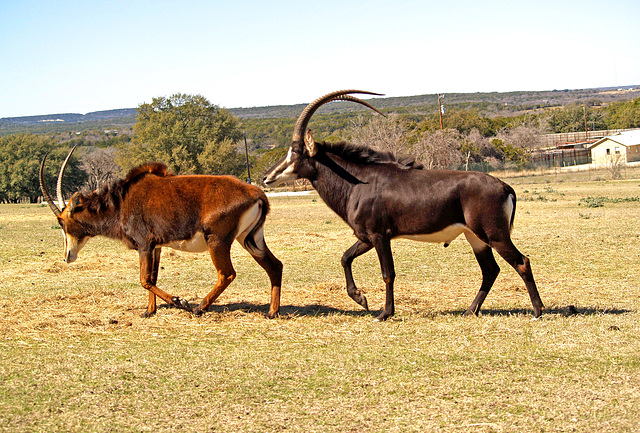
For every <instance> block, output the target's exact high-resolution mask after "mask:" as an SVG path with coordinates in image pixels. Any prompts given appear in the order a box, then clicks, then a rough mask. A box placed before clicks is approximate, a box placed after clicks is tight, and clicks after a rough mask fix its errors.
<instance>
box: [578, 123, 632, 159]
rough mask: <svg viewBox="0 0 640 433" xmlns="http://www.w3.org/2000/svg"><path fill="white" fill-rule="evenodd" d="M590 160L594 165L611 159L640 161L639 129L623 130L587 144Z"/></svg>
mask: <svg viewBox="0 0 640 433" xmlns="http://www.w3.org/2000/svg"><path fill="white" fill-rule="evenodd" d="M589 150H590V151H591V162H592V163H593V164H595V165H596V166H602V165H608V164H611V162H612V161H618V160H622V161H624V162H634V161H640V129H634V130H631V131H624V132H620V133H618V134H614V135H610V136H609V137H604V138H601V139H600V140H598V141H596V142H595V143H593V144H592V145H590V146H589Z"/></svg>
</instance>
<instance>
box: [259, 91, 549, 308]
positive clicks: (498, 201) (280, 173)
mask: <svg viewBox="0 0 640 433" xmlns="http://www.w3.org/2000/svg"><path fill="white" fill-rule="evenodd" d="M351 93H365V94H372V95H376V94H375V93H371V92H364V91H358V90H341V91H337V92H333V93H329V94H327V95H325V96H322V97H321V98H318V99H316V100H315V101H313V102H312V103H310V104H309V105H308V106H307V107H306V108H305V109H304V111H303V112H302V113H301V114H300V116H299V117H298V120H297V122H296V125H295V127H294V131H293V141H292V143H291V147H290V148H289V152H288V153H287V155H286V156H285V157H284V158H283V159H282V160H281V161H279V162H278V163H277V164H276V165H275V166H274V167H272V168H271V169H270V170H269V171H268V172H267V174H266V176H265V177H264V179H263V180H264V183H265V184H266V185H276V184H279V183H281V182H285V181H287V180H292V179H298V178H305V179H308V180H309V181H311V183H312V185H313V187H314V188H315V189H316V191H317V192H318V194H319V195H320V197H321V198H322V199H323V200H324V202H325V203H326V204H327V205H328V206H329V207H330V208H331V209H332V210H333V211H335V212H336V213H337V214H338V215H339V216H340V217H341V218H342V219H343V220H344V221H345V222H346V223H347V224H348V225H349V226H350V227H351V228H352V229H353V231H354V234H355V236H356V238H357V239H358V240H357V241H356V243H355V244H353V246H352V247H351V248H349V249H348V250H347V251H346V252H345V253H344V255H343V256H342V266H343V268H344V273H345V277H346V282H347V292H348V294H349V296H350V297H351V298H353V300H354V301H356V302H357V303H358V304H360V305H362V306H363V307H364V308H365V309H368V304H367V300H366V298H365V296H364V295H363V294H362V293H361V291H360V290H358V289H357V287H356V285H355V283H354V281H353V275H352V272H351V264H352V262H353V260H354V259H355V258H356V257H358V256H360V255H362V254H364V253H366V252H367V251H369V250H371V249H372V248H375V250H376V253H377V254H378V259H379V261H380V266H381V269H382V278H383V280H384V282H385V284H386V301H385V306H384V309H383V311H382V313H381V314H380V315H379V316H378V317H377V319H379V320H385V319H387V318H389V317H391V316H392V315H393V314H394V301H393V282H394V279H395V270H394V265H393V256H392V252H391V240H392V239H395V238H405V239H412V240H416V241H423V242H437V243H444V245H445V246H448V245H449V243H450V242H451V241H453V240H454V239H455V238H456V237H458V236H459V235H461V234H464V235H465V237H466V239H467V241H468V242H469V243H470V244H471V248H472V249H473V252H474V254H475V257H476V259H477V260H478V264H479V265H480V268H481V270H482V285H481V286H480V291H479V292H478V294H477V296H476V297H475V299H474V300H473V303H472V304H471V306H470V307H469V309H468V310H467V311H466V312H465V314H477V313H478V312H479V310H480V307H481V306H482V303H483V302H484V300H485V298H486V297H487V294H488V293H489V290H490V289H491V286H492V285H493V283H494V281H495V279H496V278H497V276H498V273H499V272H500V267H499V266H498V264H497V263H496V261H495V258H494V256H493V252H492V248H493V249H495V250H496V251H497V252H498V254H500V255H501V256H502V257H503V258H504V259H505V260H506V261H507V263H509V264H510V265H511V266H513V268H514V269H515V270H516V272H518V274H519V275H520V277H522V279H523V280H524V283H525V286H526V287H527V290H528V292H529V297H530V298H531V303H532V304H533V312H534V316H535V317H539V316H540V314H541V313H542V308H543V305H542V301H541V299H540V295H539V294H538V289H537V288H536V284H535V282H534V280H533V274H532V272H531V266H530V264H529V259H528V258H527V257H525V256H524V255H523V254H521V253H520V252H519V251H518V249H517V248H516V247H515V246H514V245H513V243H512V241H511V236H510V234H511V229H512V227H513V219H514V216H515V210H516V194H515V192H514V191H513V189H512V188H511V187H510V186H509V185H507V184H506V183H504V182H502V181H500V180H498V179H496V178H494V177H492V176H489V175H487V174H484V173H478V172H463V171H450V170H426V169H423V167H421V166H419V165H417V164H415V163H414V161H413V160H411V159H408V158H400V159H399V158H396V157H394V156H393V155H392V154H389V153H382V152H377V151H374V150H372V149H370V148H368V147H359V146H353V145H349V144H337V145H332V144H325V143H321V142H316V141H315V140H314V138H313V135H312V134H311V130H308V131H307V130H306V129H307V124H308V123H309V120H310V119H311V116H312V115H313V113H314V112H315V111H316V110H317V109H318V108H319V107H320V106H322V105H323V104H326V103H328V102H330V101H335V100H344V101H352V102H357V103H360V104H363V105H365V106H367V107H369V108H371V109H373V110H375V111H377V112H378V113H380V112H379V111H378V110H377V109H375V108H374V107H373V106H371V105H370V104H369V103H367V102H365V101H362V100H360V99H358V98H356V97H354V96H351V95H350V94H351ZM380 114H382V113H380Z"/></svg>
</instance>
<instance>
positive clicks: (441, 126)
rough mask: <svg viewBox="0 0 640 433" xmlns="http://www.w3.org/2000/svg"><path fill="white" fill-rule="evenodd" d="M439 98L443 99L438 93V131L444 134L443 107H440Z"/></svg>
mask: <svg viewBox="0 0 640 433" xmlns="http://www.w3.org/2000/svg"><path fill="white" fill-rule="evenodd" d="M441 98H444V95H441V94H439V93H438V113H440V129H441V130H442V132H444V122H443V121H442V115H443V114H444V107H443V106H442V102H441Z"/></svg>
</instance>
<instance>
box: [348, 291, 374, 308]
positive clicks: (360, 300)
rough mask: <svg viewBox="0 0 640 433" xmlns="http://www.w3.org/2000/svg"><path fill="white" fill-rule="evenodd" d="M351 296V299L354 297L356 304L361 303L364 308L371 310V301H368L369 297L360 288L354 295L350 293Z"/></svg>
mask: <svg viewBox="0 0 640 433" xmlns="http://www.w3.org/2000/svg"><path fill="white" fill-rule="evenodd" d="M347 292H348V290H347ZM349 296H350V297H351V299H353V300H354V301H355V302H356V304H358V305H360V306H361V307H362V308H364V309H365V310H367V311H369V303H368V302H367V298H366V297H365V296H364V295H363V294H362V292H361V291H360V290H358V291H357V292H356V293H355V294H353V295H352V294H351V293H349Z"/></svg>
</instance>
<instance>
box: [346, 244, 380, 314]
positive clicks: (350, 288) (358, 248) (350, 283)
mask: <svg viewBox="0 0 640 433" xmlns="http://www.w3.org/2000/svg"><path fill="white" fill-rule="evenodd" d="M371 248H373V245H371V244H367V243H365V242H362V241H361V240H358V241H356V243H355V244H353V245H352V246H351V248H349V249H348V250H347V251H345V252H344V254H343V255H342V260H341V263H342V268H343V269H344V276H345V279H346V280H347V294H348V295H349V296H350V297H351V299H353V300H354V301H356V302H357V303H358V304H359V305H362V307H364V309H365V310H367V311H369V304H368V303H367V298H366V297H365V296H364V295H363V294H362V292H361V291H360V290H358V288H357V287H356V283H355V281H354V280H353V272H352V271H351V264H352V263H353V260H354V259H355V258H356V257H358V256H361V255H362V254H364V253H366V252H367V251H369V250H371Z"/></svg>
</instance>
